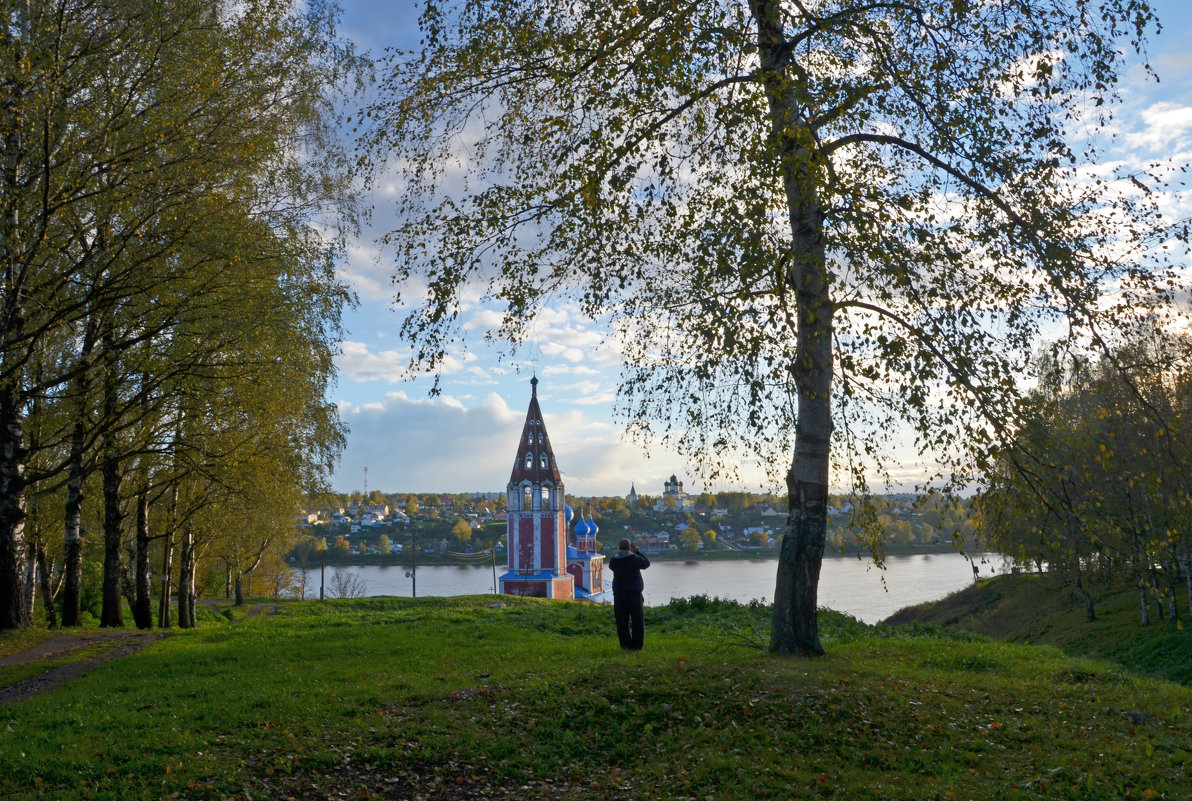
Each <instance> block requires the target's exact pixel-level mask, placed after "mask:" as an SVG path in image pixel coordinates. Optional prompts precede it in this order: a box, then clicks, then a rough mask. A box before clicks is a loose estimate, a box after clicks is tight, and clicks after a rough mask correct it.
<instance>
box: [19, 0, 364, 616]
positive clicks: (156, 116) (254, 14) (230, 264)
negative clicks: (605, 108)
mask: <svg viewBox="0 0 1192 801" xmlns="http://www.w3.org/2000/svg"><path fill="white" fill-rule="evenodd" d="M0 14H2V15H3V20H4V28H3V32H2V34H0V36H2V37H3V42H4V47H3V48H2V50H3V55H2V56H0V67H2V68H3V74H2V75H0V82H3V85H4V87H5V88H4V92H3V93H2V96H0V138H3V141H4V145H3V153H2V157H3V167H0V173H2V174H0V218H2V220H3V221H2V222H0V270H2V271H3V275H4V284H3V287H2V289H0V315H3V319H4V325H3V327H2V329H0V486H2V488H3V494H2V497H0V629H6V628H14V627H18V626H21V625H24V624H25V622H26V620H25V614H24V610H23V606H22V605H21V604H20V603H19V602H18V601H19V598H20V596H21V584H22V582H21V576H20V570H19V565H20V563H21V561H22V559H23V558H24V551H25V547H24V536H23V524H24V517H25V503H26V490H27V488H28V487H29V486H31V485H32V484H33V483H34V482H37V481H63V482H65V483H66V484H67V485H68V492H67V509H66V513H65V520H66V522H65V532H66V533H65V540H66V551H67V554H66V570H67V581H66V587H67V589H66V595H67V597H66V598H65V599H64V600H65V604H64V605H65V609H66V613H65V620H66V622H67V623H68V624H70V623H73V622H75V621H76V620H77V614H78V612H77V610H78V592H79V590H78V582H77V575H78V571H79V569H80V568H79V565H80V562H79V556H78V554H79V551H80V548H79V533H78V532H79V529H78V509H79V508H80V505H81V503H82V497H81V493H82V491H83V488H84V487H85V486H87V484H86V477H87V474H88V473H89V471H91V470H94V469H96V468H97V467H98V468H99V469H100V472H101V473H102V476H103V484H102V486H103V492H104V495H105V498H104V501H105V508H106V510H107V511H106V517H107V521H106V523H105V529H106V533H105V537H106V539H107V540H108V542H107V545H108V548H107V551H108V556H107V559H106V561H107V563H108V564H107V565H106V566H105V573H106V574H107V576H108V582H107V586H106V587H105V598H106V602H105V613H104V615H103V622H104V623H105V624H107V625H118V624H119V623H120V621H119V612H118V609H119V595H118V593H117V592H116V590H115V586H116V585H117V584H118V582H119V573H120V564H119V561H120V560H119V547H118V541H119V536H120V532H121V529H122V527H123V525H124V516H123V513H122V511H121V504H120V498H121V486H120V484H121V482H120V480H121V477H122V475H123V473H124V471H125V470H126V469H127V468H129V466H130V462H129V461H128V460H129V459H130V445H129V433H130V432H129V431H128V427H129V426H131V425H133V424H134V422H135V420H136V417H135V415H134V414H133V413H132V411H131V410H146V409H147V410H149V412H151V413H157V412H159V411H160V410H159V409H156V408H155V406H154V403H153V402H151V403H145V402H144V401H145V400H146V399H147V398H148V399H150V400H152V401H154V402H156V400H158V399H160V397H161V395H162V393H161V391H160V390H161V388H162V386H163V384H164V382H165V380H166V379H167V378H169V377H170V376H171V375H173V374H174V373H175V372H177V371H185V370H189V375H190V376H191V378H192V379H193V380H197V381H201V380H203V378H204V376H205V375H207V376H209V375H210V374H209V373H205V372H204V370H203V366H202V365H201V364H200V365H196V364H193V363H191V364H186V365H179V364H178V363H172V362H163V361H158V362H156V364H152V359H153V357H154V356H158V355H160V354H161V353H162V352H163V349H164V348H163V343H168V341H169V340H170V339H171V338H173V337H176V336H178V335H179V331H180V330H182V327H181V326H180V323H181V322H183V321H185V320H187V319H194V314H195V312H196V311H197V309H198V308H199V306H200V305H201V304H200V303H198V302H196V298H198V297H202V296H203V295H204V294H207V293H208V292H209V288H210V286H211V285H212V284H217V285H219V286H221V287H225V288H226V287H228V286H232V285H235V284H236V283H237V282H240V287H241V289H247V286H246V285H245V284H244V283H243V282H244V281H245V280H249V278H251V280H257V281H259V280H263V279H262V278H261V276H260V275H257V274H254V275H252V276H251V277H246V276H245V275H243V273H245V270H244V265H245V264H246V263H247V262H248V261H250V260H251V261H255V262H257V263H258V264H263V263H266V262H267V263H268V264H269V265H270V266H271V270H272V272H271V273H270V279H271V280H272V281H273V282H274V283H280V284H288V285H289V286H291V287H306V286H308V285H314V284H317V283H320V282H321V284H322V287H323V288H322V289H320V290H319V291H317V292H314V293H312V294H311V295H310V296H309V297H308V298H306V299H304V300H303V301H299V302H300V303H309V304H310V309H311V311H312V312H314V315H315V316H317V317H319V318H320V320H322V321H321V322H318V323H316V324H314V325H309V320H303V321H302V322H303V324H306V325H308V328H306V329H304V330H305V331H309V332H311V333H312V334H317V335H319V336H322V335H325V334H328V333H329V332H334V331H336V330H337V326H338V314H339V307H340V306H341V305H342V304H343V303H344V302H345V301H346V300H347V297H348V296H347V293H346V292H345V291H344V288H343V287H342V286H341V285H340V283H339V281H338V279H336V278H335V277H334V273H333V262H334V260H335V258H336V257H337V255H338V253H339V252H340V250H341V248H342V244H343V239H342V234H343V231H344V230H346V228H350V226H351V224H352V220H353V219H354V206H353V204H352V202H351V198H350V195H349V192H348V181H347V178H348V176H349V173H350V171H349V170H348V169H347V164H346V162H345V161H344V159H343V154H342V151H341V149H340V148H338V146H337V145H336V142H335V137H334V134H333V132H332V127H331V124H330V120H331V119H332V117H331V112H332V108H331V97H332V95H333V94H334V93H336V92H337V91H338V90H339V88H340V87H341V84H342V82H343V81H344V79H345V78H346V76H348V75H349V74H351V72H352V71H353V70H354V69H355V68H356V67H357V66H358V61H357V59H356V58H355V57H354V56H353V55H352V53H351V51H350V49H347V48H345V47H344V46H343V45H342V43H341V42H339V41H338V40H337V39H336V38H335V34H334V21H335V9H334V8H332V7H331V6H329V5H328V4H325V3H322V2H314V3H309V4H307V5H306V7H305V8H304V9H303V10H302V11H301V12H299V11H297V10H295V8H294V7H293V6H292V4H290V3H287V2H283V0H250V2H247V3H205V2H197V1H196V0H171V1H170V2H165V3H155V4H144V3H137V2H125V1H124V0H101V2H82V1H81V0H55V1H54V2H50V3H44V2H38V3H35V2H28V0H3V1H2V2H0ZM316 224H317V225H319V226H320V230H316V227H315V226H316ZM253 230H263V231H264V233H265V236H263V237H261V238H259V239H256V240H243V239H237V237H244V236H245V235H246V234H247V233H248V232H250V231H253ZM261 248H264V249H266V250H267V251H268V253H266V254H262V253H261ZM288 259H292V261H287V260H288ZM229 294H231V293H229ZM242 294H243V293H242ZM247 294H248V295H249V296H252V293H247ZM293 301H294V299H293V298H291V302H293ZM245 302H248V301H245ZM222 311H223V309H217V310H216V314H215V316H214V317H213V318H211V319H213V320H214V321H215V322H216V323H217V324H218V321H220V320H221V319H223V317H222V316H221V315H222ZM188 315H189V317H188ZM287 319H289V320H291V321H293V320H294V319H295V318H294V316H293V315H291V316H289V317H288V318H287ZM229 324H232V323H229ZM235 324H237V325H239V324H242V321H239V320H238V321H236V323H235ZM211 331H212V328H211V327H210V326H208V327H207V328H206V329H204V331H203V333H210V332H211ZM334 336H335V335H334V333H332V334H331V336H330V337H329V338H325V339H324V340H323V342H322V345H323V347H325V348H330V347H332V343H333V342H334ZM220 339H221V338H220V336H219V335H218V334H217V333H216V334H211V339H210V340H208V341H207V342H206V343H205V344H206V345H207V346H208V350H207V351H206V352H207V353H210V352H211V350H210V348H211V347H213V346H216V345H218V342H219V341H220ZM303 341H307V339H306V338H303ZM47 348H53V349H55V350H54V352H55V353H58V354H61V358H58V359H56V360H50V361H46V360H45V359H43V358H42V354H44V353H45V351H46V350H47ZM134 360H135V363H134ZM324 361H329V356H328V357H327V359H325V360H324ZM35 364H37V365H42V364H48V365H49V366H50V368H52V369H48V370H40V369H34V366H35ZM316 369H321V368H318V367H317V366H316ZM123 375H133V376H143V375H147V376H149V380H143V381H133V382H130V383H129V382H126V383H122V382H120V381H119V380H118V378H119V377H120V376H123ZM317 375H318V378H320V379H322V378H326V376H327V372H326V371H322V372H319V373H318V374H317ZM138 393H139V395H138ZM47 396H48V397H51V398H54V399H56V400H57V401H58V402H59V403H60V404H68V403H69V404H71V405H72V406H73V413H72V414H61V413H59V419H61V420H63V425H64V426H65V427H64V428H63V429H62V431H61V432H59V433H57V434H55V435H53V436H47V437H45V438H43V441H42V444H41V447H42V448H43V449H44V450H46V451H47V453H53V458H50V459H44V460H38V465H39V468H38V471H37V472H30V470H29V465H30V458H29V457H30V453H29V448H30V438H29V436H28V434H27V431H26V428H27V425H26V415H27V413H28V409H29V403H30V400H31V399H33V398H38V397H47ZM137 442H138V443H140V444H138V445H137V447H142V446H143V443H144V442H145V440H143V439H142V440H138V441H137ZM142 606H144V605H142ZM141 611H142V612H143V611H144V609H142V610H141ZM142 617H143V615H142Z"/></svg>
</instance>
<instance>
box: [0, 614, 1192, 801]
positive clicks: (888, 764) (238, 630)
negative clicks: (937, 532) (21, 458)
mask: <svg viewBox="0 0 1192 801" xmlns="http://www.w3.org/2000/svg"><path fill="white" fill-rule="evenodd" d="M494 603H495V601H494V598H493V596H485V597H465V598H450V599H445V598H438V599H430V598H428V599H418V600H411V599H386V598H368V599H359V600H343V601H329V602H326V603H319V602H301V603H291V604H281V605H279V608H278V611H277V613H276V614H274V615H272V616H270V617H259V618H250V619H248V620H244V621H242V622H240V623H239V624H237V625H235V626H231V625H225V624H218V623H211V624H209V626H208V627H207V628H203V629H200V630H199V631H196V632H187V633H179V634H176V635H174V636H172V637H170V638H167V639H166V640H164V641H162V642H160V643H157V644H155V645H153V646H150V647H149V648H147V649H146V650H144V651H142V652H140V653H138V654H136V655H134V656H130V657H127V658H125V659H122V660H120V661H118V662H113V663H110V664H108V665H105V666H103V667H101V668H98V669H97V670H95V671H94V672H92V673H91V674H89V675H87V676H86V677H84V678H83V679H79V680H77V681H75V682H72V683H71V684H69V685H67V686H66V687H64V688H61V689H59V690H55V691H53V692H51V693H48V694H46V695H43V696H39V697H37V698H34V699H31V700H29V701H24V702H21V703H18V704H15V705H12V706H8V707H0V732H4V734H3V736H2V737H0V764H3V765H4V766H5V770H4V771H3V772H0V797H4V798H12V799H42V798H56V799H59V798H60V799H83V798H96V799H109V798H110V799H120V800H121V801H132V799H160V798H180V799H207V798H211V799H231V798H246V799H286V798H298V799H339V798H385V799H431V800H436V801H447V800H448V799H455V800H459V799H551V798H568V799H708V798H711V799H724V800H725V801H729V800H730V799H737V800H738V801H743V800H744V799H770V798H844V799H854V798H855V799H873V798H882V799H915V800H916V801H919V800H920V799H956V798H974V799H1007V798H1073V799H1156V798H1172V799H1175V798H1181V797H1184V798H1186V797H1188V795H1189V794H1190V793H1192V785H1190V784H1189V780H1188V778H1187V775H1188V771H1189V766H1190V764H1192V750H1190V749H1192V690H1189V689H1188V688H1186V687H1181V686H1178V685H1174V684H1170V683H1164V682H1159V681H1153V680H1150V679H1143V678H1138V677H1136V676H1134V675H1132V674H1130V673H1127V672H1126V671H1124V670H1122V669H1121V668H1118V667H1115V666H1113V665H1110V664H1108V663H1104V662H1095V661H1090V660H1075V659H1072V658H1069V657H1066V656H1064V655H1063V654H1062V653H1061V652H1060V651H1059V650H1057V649H1055V648H1040V647H1026V646H1021V645H1012V644H1003V643H995V642H992V641H989V640H986V639H984V638H979V637H976V636H974V635H970V634H965V633H959V634H957V633H951V632H947V631H944V630H942V629H940V628H938V627H925V626H918V627H908V628H906V629H892V628H889V627H870V626H866V625H864V624H862V623H860V622H858V621H856V620H855V619H853V618H849V617H845V616H842V615H838V614H835V613H829V612H825V613H824V614H823V615H822V622H823V639H824V645H825V647H826V648H827V649H828V651H829V655H828V656H827V657H825V658H822V659H817V660H778V659H775V658H773V657H770V656H768V655H767V654H766V653H765V650H764V643H765V639H766V632H767V630H768V625H769V619H768V610H767V609H766V608H765V607H762V606H760V605H756V604H752V605H741V604H736V603H730V602H722V601H716V600H710V599H707V598H694V599H689V600H686V601H679V602H675V603H672V604H670V605H669V606H667V607H662V608H651V609H649V610H647V628H646V649H645V650H644V651H642V652H637V653H630V652H624V651H621V650H620V649H619V648H618V647H617V645H616V637H615V634H614V632H613V620H612V612H611V610H610V609H609V608H607V607H599V606H595V605H591V604H583V603H569V602H559V601H538V600H534V599H515V598H503V599H501V601H500V602H499V604H498V605H494Z"/></svg>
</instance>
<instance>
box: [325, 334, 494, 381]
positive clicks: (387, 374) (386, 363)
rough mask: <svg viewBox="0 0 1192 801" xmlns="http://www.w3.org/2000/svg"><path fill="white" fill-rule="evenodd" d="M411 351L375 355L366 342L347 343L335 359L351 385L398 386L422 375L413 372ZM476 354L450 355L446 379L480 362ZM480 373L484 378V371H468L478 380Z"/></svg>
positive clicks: (442, 367)
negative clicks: (355, 383)
mask: <svg viewBox="0 0 1192 801" xmlns="http://www.w3.org/2000/svg"><path fill="white" fill-rule="evenodd" d="M410 357H411V350H410V349H409V348H406V349H403V350H379V351H373V350H371V349H370V348H369V346H368V345H367V344H366V343H364V342H356V341H353V340H346V341H344V342H341V343H340V354H339V357H338V358H337V359H336V364H337V366H338V367H339V374H340V375H341V376H342V377H344V378H347V379H349V380H351V381H356V382H360V383H366V382H369V381H385V382H387V383H390V384H396V383H398V382H401V381H408V380H410V379H411V378H414V377H416V376H417V375H419V374H418V373H413V372H411V371H410V366H409V365H410ZM477 358H478V357H477V356H476V354H474V353H468V352H463V353H460V354H459V355H457V356H453V355H448V356H447V357H446V358H444V359H443V362H442V364H441V365H440V371H441V372H442V374H443V375H453V374H456V373H460V372H461V371H463V370H464V369H465V367H467V366H468V365H470V364H472V363H473V362H475V361H476V360H477ZM477 371H479V373H480V374H481V375H484V374H485V371H484V370H483V369H482V368H477V367H468V372H469V373H470V374H472V375H473V377H475V376H476V374H477Z"/></svg>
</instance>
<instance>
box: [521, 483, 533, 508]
mask: <svg viewBox="0 0 1192 801" xmlns="http://www.w3.org/2000/svg"><path fill="white" fill-rule="evenodd" d="M533 503H534V489H533V487H531V486H530V485H528V484H527V485H526V486H525V487H524V488H523V489H522V509H529V508H530V507H531V506H532V505H533Z"/></svg>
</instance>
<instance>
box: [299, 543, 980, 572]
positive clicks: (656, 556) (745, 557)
mask: <svg viewBox="0 0 1192 801" xmlns="http://www.w3.org/2000/svg"><path fill="white" fill-rule="evenodd" d="M778 550H779V549H778V548H777V547H775V548H740V549H738V550H731V551H730V550H724V549H717V550H715V551H696V552H694V553H691V552H686V551H678V550H669V549H668V550H650V549H647V548H643V549H642V553H643V554H645V555H646V556H647V557H649V559H650V560H651V561H655V562H717V561H730V562H731V561H756V560H759V559H761V560H766V559H772V560H775V561H777V559H778ZM602 553H603V554H604V555H605V556H606V557H611V556H612V555H613V554H615V553H616V550H615V549H613V548H606V549H604V550H603V551H602ZM956 553H959V554H961V555H963V554H965V553H966V551H965V550H963V549H960V548H957V547H956V546H954V545H951V544H949V543H940V544H936V545H888V546H886V549H885V556H887V557H890V556H920V555H921V556H938V555H943V554H956ZM976 553H978V554H979V553H980V550H977V551H976ZM486 557H488V558H486ZM869 557H870V552H869V551H868V550H867V549H863V548H859V547H851V548H846V549H845V550H843V551H827V552H825V553H824V558H825V559H843V558H852V559H866V560H868V559H869ZM490 561H491V557H490V556H489V554H488V552H483V553H470V554H464V555H462V556H454V555H452V553H446V554H443V553H420V554H418V560H417V563H418V564H419V565H487V564H489V563H490ZM496 562H497V568H498V569H500V568H501V567H502V566H504V565H505V563H506V556H505V552H504V551H497V559H496ZM290 563H291V564H292V565H293V566H294V567H298V568H305V569H307V570H314V569H317V568H318V567H319V566H320V565H324V564H325V565H327V566H328V567H333V566H334V567H413V566H414V558H413V556H412V555H411V554H409V553H404V552H403V553H400V554H396V553H390V554H349V555H347V556H344V555H341V554H337V553H334V552H332V551H324V552H320V554H319V555H318V558H311V559H308V560H307V561H306V564H304V565H303V564H300V563H299V562H298V561H296V560H295V559H293V558H291V560H290Z"/></svg>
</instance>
